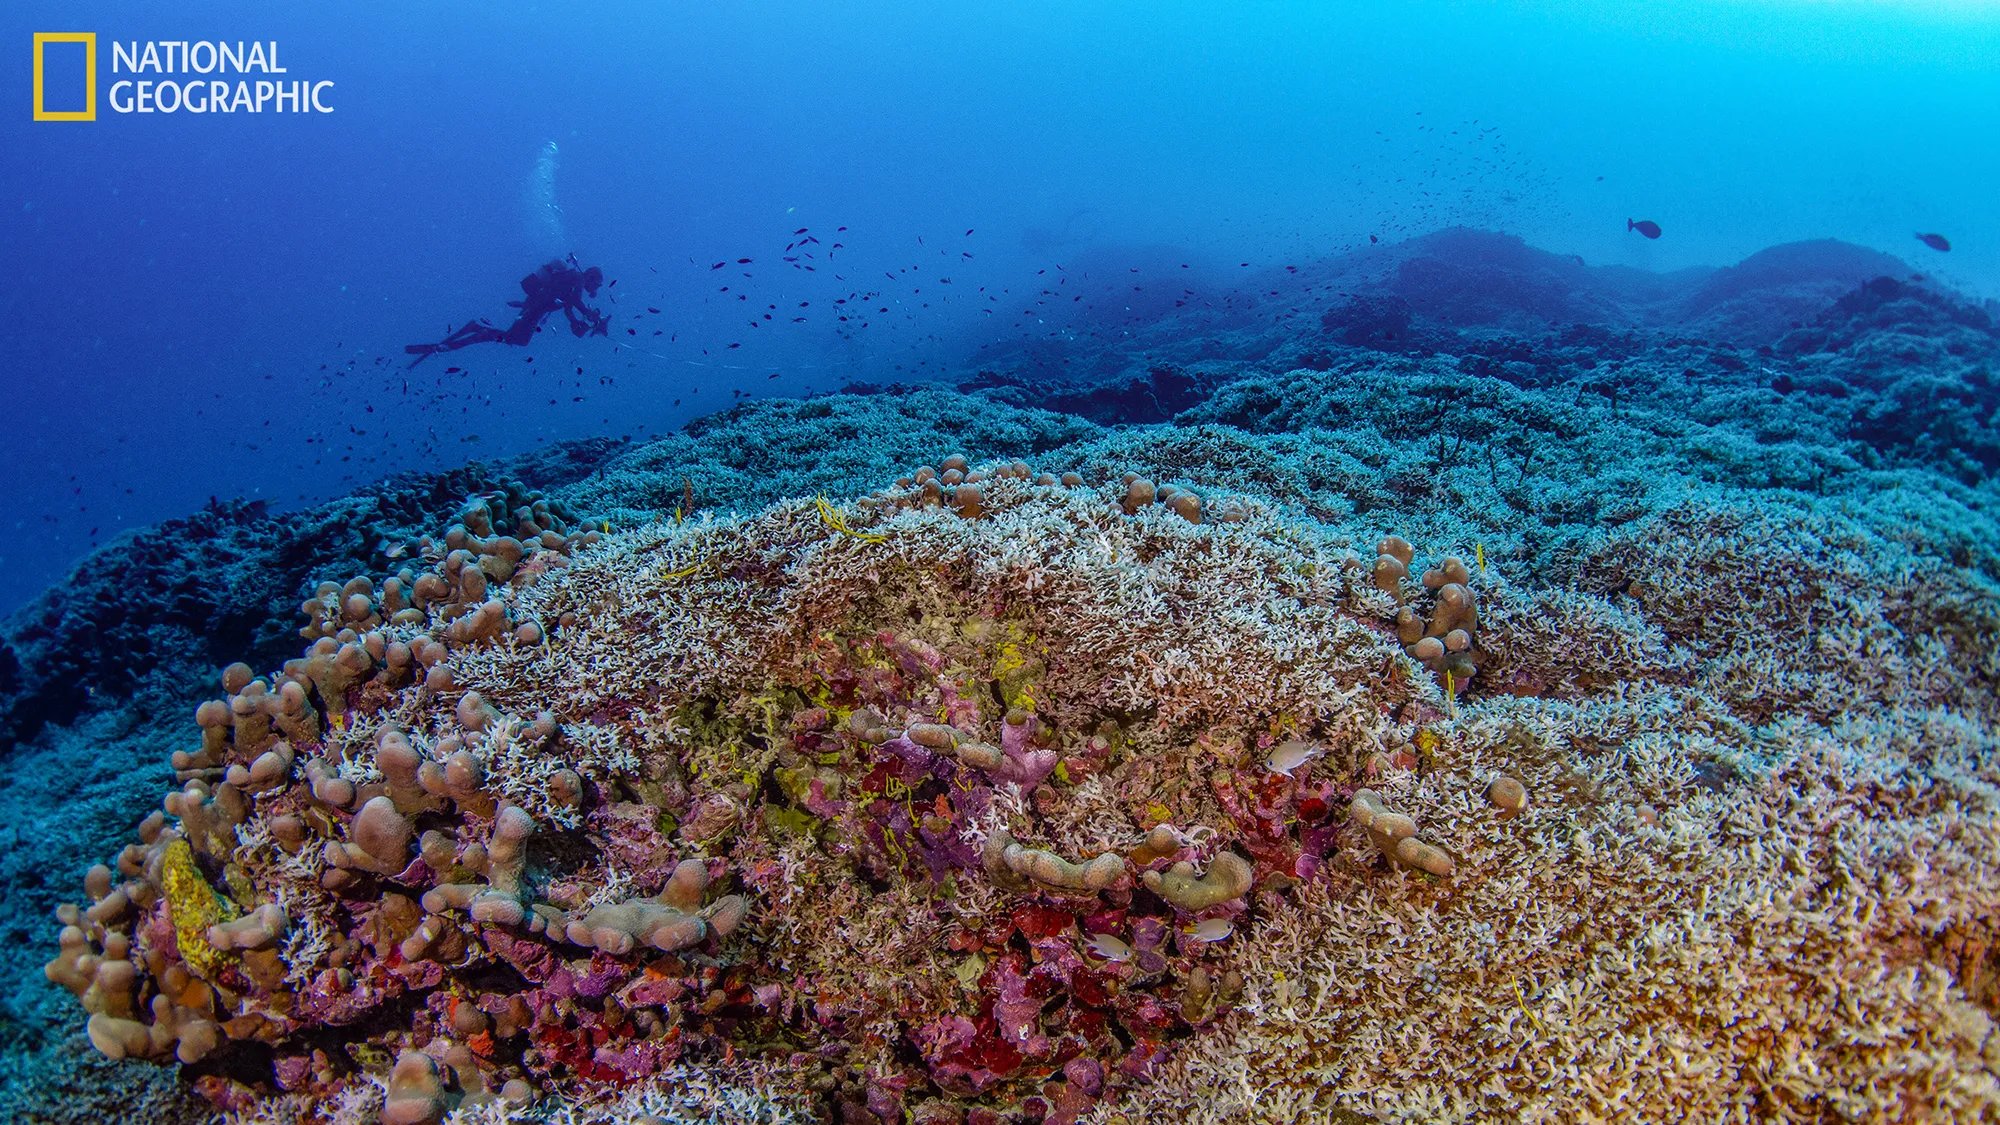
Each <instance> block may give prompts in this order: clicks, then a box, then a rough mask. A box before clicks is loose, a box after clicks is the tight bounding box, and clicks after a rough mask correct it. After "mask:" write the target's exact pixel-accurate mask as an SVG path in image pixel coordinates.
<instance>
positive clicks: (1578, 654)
mask: <svg viewBox="0 0 2000 1125" xmlns="http://www.w3.org/2000/svg"><path fill="white" fill-rule="evenodd" d="M1262 282H1268V283H1262ZM1994 311H1995V310H1994V309H1993V308H1992V307H1991V306H1990V305H1982V304H1980V303H1978V302H1975V301H1971V300H1968V299H1967V298H1965V297H1963V296H1961V295H1958V294H1955V293H1953V292H1952V291H1950V290H1949V289H1946V288H1943V287H1941V286H1938V285H1935V284H1934V283H1932V282H1930V281H1927V280H1925V279H1923V278H1921V277H1918V276H1915V275H1913V274H1912V273H1911V271H1910V269H1909V267H1908V266H1906V265H1904V264H1903V263H1901V262H1898V261H1896V260H1895V259H1892V258H1888V257H1886V256H1883V255H1879V254H1875V253H1873V252H1870V251H1864V250H1860V249H1857V248H1854V247H1850V246H1844V245H1841V244H1838V243H1813V244H1800V245H1794V246H1788V247H1780V248H1777V249H1774V250H1771V251H1767V252H1765V253H1763V254H1760V255H1757V256H1756V257H1753V258H1751V259H1749V260H1747V261H1746V262H1744V263H1742V264H1740V265H1738V266H1736V267H1732V268H1730V269H1725V270H1717V271H1688V272H1685V273H1682V274H1675V275H1667V276H1657V275H1650V274H1643V273H1639V272H1636V271H1627V270H1617V269H1594V268H1590V267H1586V266H1584V265H1582V264H1581V263H1578V262H1576V261H1573V260H1571V259H1568V258H1563V257H1560V256H1556V255H1549V254H1544V253H1541V252H1539V251H1535V250H1532V249H1530V248H1528V247H1525V246H1523V245H1522V244H1520V243H1519V242H1518V241H1515V240H1512V239H1508V238H1504V237H1501V236H1497V235H1487V234H1479V233H1475V232H1466V231H1453V232H1445V233H1443V234H1440V235H1435V236H1431V237H1429V238H1426V239H1420V240H1417V241H1415V242H1412V243H1407V244H1403V245H1401V246H1397V247H1385V248H1381V249H1380V250H1378V251H1374V252H1371V253H1367V254H1362V255H1356V256H1352V257H1349V258H1343V259H1339V260H1334V261H1329V262H1322V263H1314V264H1311V265H1308V266H1304V267H1301V268H1300V269H1299V270H1297V271H1291V272H1288V273H1286V274H1284V275H1280V276H1279V277H1278V278H1276V279H1260V284H1257V285H1254V286H1246V288H1245V289H1244V290H1243V291H1242V292H1241V293H1240V294H1238V295H1236V298H1235V299H1232V300H1230V301H1228V302H1226V303H1221V304H1217V305H1215V306H1213V307H1209V308H1204V309H1200V310H1196V309H1192V308H1190V309H1181V310H1174V309H1165V310H1161V311H1160V312H1159V313H1158V315H1157V316H1153V317H1151V318H1150V319H1148V320H1147V321H1145V322H1143V323H1138V324H1127V325H1120V326H1119V327H1118V331H1116V332H1098V333H1094V334H1093V333H1091V332H1089V331H1082V332H1078V333H1074V334H1072V337H1071V338H1069V339H1060V340H1047V341H1041V342H1037V343H1035V344H1033V345H1021V346H1012V347H1006V348H994V349H990V350H989V351H988V352H987V353H986V354H983V355H981V356H979V357H977V359H976V360H975V366H976V367H977V373H976V374H971V375H968V376H967V377H966V379H965V380H964V381H963V382H962V384H961V385H960V386H958V387H956V388H948V387H942V386H931V387H920V388H904V387H851V388H849V393H843V394H839V395H834V396H829V397H824V398H816V399H812V400H808V401H802V402H801V401H761V402H749V403H745V404H743V405H740V406H738V407H736V408H735V409H733V410H731V411H729V412H726V413H723V414H718V415H715V416H712V417H709V418H705V419H702V420H701V421H699V422H697V423H695V424H693V425H691V426H689V427H688V428H687V429H686V431H685V432H682V433H679V434H675V435H672V436H670V437H666V438H663V439H660V440H658V441H654V442H651V443H648V444H645V445H636V446H633V445H622V444H619V443H613V442H601V443H585V444H580V445H572V446H568V447H563V448H560V449H552V450H548V451H545V452H544V453H542V454H539V455H535V456H531V457H526V458H521V459H519V460H516V461H513V462H509V463H503V464H498V465H492V464H489V465H471V466H467V467H466V468H464V469H461V470H457V471H454V472H451V473H446V474H438V475H412V476H405V477H399V478H395V479H392V480H389V481H386V482H385V483H383V484H381V485H379V486H377V487H374V488H371V489H368V490H366V491H364V492H362V493H359V494H357V495H355V496H352V497H347V498H344V499H342V500H339V501H336V502H333V503H329V504H325V505H322V506H320V507H317V508H314V509H312V510H309V511H305V512H297V513H289V514H282V515H274V514H270V513H267V512H264V511H262V510H260V509H258V508H256V507H254V506H251V505H244V504H221V505H217V506H214V507H212V508H211V509H209V510H207V511H204V512H201V513H198V514H195V515H192V516H190V517H188V518H187V519H184V520H178V521H174V522H171V523H168V524H165V525H161V526H159V527H156V528H152V529H149V530H146V531H143V532H139V533H137V534H134V535H130V536H127V537H126V538H125V539H123V540H122V541H120V542H118V543H115V544H113V545H111V546H109V547H106V548H104V549H103V550H100V551H99V552H97V553H96V554H94V555H93V556H92V557H90V558H89V559H88V560H86V561H85V562H84V563H83V564H82V565H81V566H79V567H78V568H77V570H76V572H75V573H74V574H73V575H72V576H71V577H70V578H69V579H68V580H67V581H66V582H64V583H62V584H60V585H58V586H56V587H54V588H51V589H50V590H48V591H46V592H44V593H43V594H42V595H41V596H40V597H39V598H38V599H37V600H36V601H35V602H34V603H33V604H32V605H31V606H30V607H29V608H28V609H27V610H25V611H23V612H22V613H20V614H19V615H17V616H16V617H15V618H13V619H12V620H11V621H10V622H9V623H8V624H7V627H6V630H5V636H6V643H5V647H4V649H0V739H4V741H5V743H6V744H7V745H8V747H9V751H8V753H7V755H6V758H5V762H6V764H7V767H8V768H7V769H6V771H5V773H4V775H0V776H4V782H0V802H4V815H0V826H4V827H0V831H4V832H5V834H6V845H7V846H6V847H5V848H4V850H0V856H4V860H0V871H4V878H5V881H6V882H5V886H6V902H7V903H8V905H9V907H10V909H9V910H8V911H7V912H6V914H5V916H4V917H5V924H6V927H7V934H6V939H7V940H6V941H5V942H4V944H0V951H3V952H0V972H4V978H5V981H6V984H7V987H6V1003H5V1006H4V1013H0V1018H4V1024H0V1027H4V1054H3V1055H0V1059H4V1062H3V1063H0V1068H4V1069H0V1118H4V1119H6V1120H9V1121H51V1122H57V1121H63V1122H68V1121H74V1122H83V1121H100V1120H109V1119H113V1118H126V1119H132V1120H147V1121H162V1122H165V1121H174V1120H199V1119H203V1118H206V1117H209V1116H212V1115H213V1114H214V1113H215V1112H216V1107H217V1106H222V1107H224V1108H226V1109H227V1110H228V1111H229V1112H230V1113H232V1114H233V1115H235V1119H236V1120H239V1121H246V1122H248V1121H292V1120H299V1121H307V1120H336V1119H337V1120H351V1121H375V1120H382V1121H385V1122H390V1123H391V1125H398V1123H401V1125H408V1123H416V1122H429V1121H437V1120H439V1119H441V1118H446V1117H449V1119H451V1120H458V1121H481V1122H486V1121H495V1122H497V1121H502V1120H550V1121H557V1122H608V1121H652V1120H661V1121H684V1120H685V1121H694V1120H716V1121H739V1120H760V1119H761V1120H843V1121H886V1122H899V1121H906V1120H907V1121H916V1122H929V1123H942V1122H999V1121H1038V1120H1039V1121H1054V1122H1066V1121H1079V1120H1081V1121H1092V1122H1113V1121H1129V1122H1149V1121H1160V1120H1169V1119H1177V1120H1182V1121H1187V1122H1205V1121H1274V1122H1275V1121H1298V1120H1326V1121H1346V1122H1354V1121H1376V1120H1379V1121H1409V1122H1434V1121H1460V1120H1490V1121H1516V1120H1520V1121H1561V1122H1580V1121H1668V1120H1678V1119H1684V1120H1691V1121H1703V1122H1709V1121H1717V1122H1720V1121H1944V1120H1962V1121H1971V1120H1980V1119H1984V1120H1992V1119H1995V1118H1996V1117H2000V1082H1996V1073H1995V1068H1996V1066H2000V1038H1995V1037H1994V1034H1993V1033H1994V1024H1993V1022H1992V1020H1993V1018H1994V1015H1995V1006H1996V1004H2000V947H1996V945H1995V940H1996V937H2000V912H1997V911H1996V907H2000V831H1997V830H1996V811H2000V810H1997V809H1996V805H2000V789H1996V783H2000V763H1996V760H1995V751H1996V736H1995V728H1994V724H1995V718H1996V715H2000V698H1997V697H1996V683H1995V677H1996V671H2000V654H1996V644H1995V639H1996V637H2000V585H1996V576H2000V554H1996V551H1997V550H2000V529H1996V526H1995V511H1996V500H2000V486H1996V483H1995V479H1996V478H1995V474H1996V471H2000V420H1996V417H1995V412H1996V409H2000V388H1996V385H1995V380H1994V370H1995V364H1996V359H2000V330H1996V327H1995V322H1994ZM952 458H963V462H960V461H959V460H952ZM818 498H824V501H825V502H824V503H823V504H822V503H819V502H818ZM322 582H328V583H330V585H326V586H322V585H321V583H322ZM302 604H303V605H304V607H305V611H304V612H302V611H301V606H302ZM236 661H243V662H245V665H244V666H241V667H233V668H230V669H229V670H227V671H224V667H225V666H226V665H232V664H233V663H234V662H236ZM198 708H199V709H198ZM163 795H166V800H165V801H164V803H163V801H162V797H163ZM161 813H168V814H171V815H166V816H164V819H163V817H162V815H158V814H161ZM149 814H156V815H151V816H149ZM142 820H144V821H145V823H140V822H141V821H142ZM135 826H136V827H135ZM98 863H101V864H104V865H106V866H105V867H101V868H98V869H96V870H95V871H92V872H90V873H89V874H88V875H86V871H87V870H88V869H90V868H91V865H92V864H98ZM64 903H68V904H71V905H68V906H66V907H64V908H63V911H62V919H63V920H62V921H61V922H59V921H58V920H57V907H58V904H64ZM86 1021H88V1022H86ZM107 1056H124V1057H123V1058H122V1059H121V1061H116V1062H114V1061H112V1059H111V1058H110V1057H107ZM177 1059H178V1060H179V1064H180V1065H175V1064H176V1060H177Z"/></svg>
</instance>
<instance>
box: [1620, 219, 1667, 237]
mask: <svg viewBox="0 0 2000 1125" xmlns="http://www.w3.org/2000/svg"><path fill="white" fill-rule="evenodd" d="M1625 229H1626V230H1636V231H1638V232H1639V233H1640V234H1643V235H1645V236H1646V237H1647V238H1658V237H1660V224H1658V223H1656V222H1654V221H1653V220H1651V219H1627V220H1625Z"/></svg>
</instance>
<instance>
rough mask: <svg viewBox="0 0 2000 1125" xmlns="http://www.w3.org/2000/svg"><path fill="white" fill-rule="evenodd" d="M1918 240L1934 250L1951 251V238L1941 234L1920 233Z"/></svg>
mask: <svg viewBox="0 0 2000 1125" xmlns="http://www.w3.org/2000/svg"><path fill="white" fill-rule="evenodd" d="M1917 241H1918V242H1921V243H1923V244H1924V245H1925V246H1928V247H1930V248H1931V249H1933V250H1940V251H1944V252H1945V253H1950V252H1951V240H1950V239H1948V238H1946V237H1945V236H1944V235H1941V234H1920V235H1918V236H1917Z"/></svg>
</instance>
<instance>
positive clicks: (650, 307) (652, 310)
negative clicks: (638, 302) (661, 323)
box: [646, 305, 660, 313]
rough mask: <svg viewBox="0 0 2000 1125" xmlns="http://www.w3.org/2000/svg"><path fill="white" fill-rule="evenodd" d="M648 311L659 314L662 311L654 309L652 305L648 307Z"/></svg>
mask: <svg viewBox="0 0 2000 1125" xmlns="http://www.w3.org/2000/svg"><path fill="white" fill-rule="evenodd" d="M646 311H647V312H649V313H657V312H659V311H660V310H658V309H656V308H654V307H653V306H651V305H647V306H646Z"/></svg>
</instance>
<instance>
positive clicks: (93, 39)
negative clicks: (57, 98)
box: [35, 31, 97, 121]
mask: <svg viewBox="0 0 2000 1125" xmlns="http://www.w3.org/2000/svg"><path fill="white" fill-rule="evenodd" d="M50 43H81V44H83V108H82V109H65V110H51V109H47V108H44V105H43V100H44V99H43V96H42V51H43V49H44V48H45V47H47V46H48V45H49V44H50ZM35 120H37V121H95V120H97V33H96V32H95V31H37V32H36V33H35Z"/></svg>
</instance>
